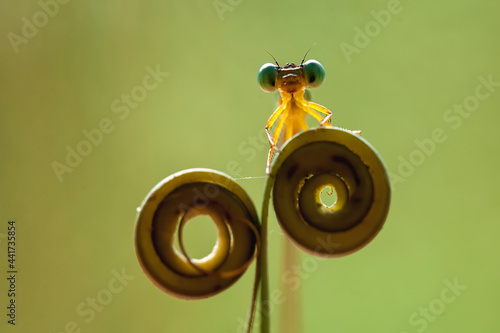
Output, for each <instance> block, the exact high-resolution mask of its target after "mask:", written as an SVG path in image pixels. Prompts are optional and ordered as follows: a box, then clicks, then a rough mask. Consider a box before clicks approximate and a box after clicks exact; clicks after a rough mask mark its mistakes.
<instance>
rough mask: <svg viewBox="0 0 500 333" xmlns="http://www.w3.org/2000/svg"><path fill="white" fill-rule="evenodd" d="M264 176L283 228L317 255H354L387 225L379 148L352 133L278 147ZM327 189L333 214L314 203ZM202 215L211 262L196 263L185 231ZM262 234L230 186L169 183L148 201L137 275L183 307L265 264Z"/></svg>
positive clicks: (182, 175) (179, 176)
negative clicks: (211, 227) (209, 225)
mask: <svg viewBox="0 0 500 333" xmlns="http://www.w3.org/2000/svg"><path fill="white" fill-rule="evenodd" d="M268 177H270V178H269V179H268V182H269V181H271V186H270V187H269V191H270V189H271V187H272V182H273V181H274V190H273V203H274V209H275V212H276V216H277V219H278V222H279V224H280V226H281V228H282V229H283V231H284V232H285V234H286V235H287V236H288V237H289V238H290V239H291V240H292V241H293V242H294V243H295V244H296V245H297V246H298V247H300V248H301V249H303V250H305V251H307V252H309V253H311V254H313V255H317V256H323V257H339V256H344V255H348V254H350V253H353V252H355V251H357V250H359V249H360V248H362V247H363V246H365V245H367V244H368V243H369V242H370V241H371V240H372V239H373V238H374V237H375V236H376V235H377V233H378V232H379V231H380V229H381V228H382V226H383V224H384V222H385V219H386V217H387V213H388V210H389V202H390V186H389V180H388V176H387V173H386V170H385V167H384V165H383V163H382V161H381V159H380V157H379V155H378V154H377V152H376V151H375V149H374V148H373V147H372V146H371V145H370V144H369V143H368V142H367V141H366V140H365V139H363V138H361V137H360V136H359V135H357V134H354V133H353V132H350V131H348V130H344V129H341V128H337V127H328V128H322V127H320V128H317V129H312V130H307V131H304V132H301V133H299V134H297V135H296V136H294V137H293V138H292V139H291V140H289V142H287V143H286V144H285V145H284V146H283V148H282V150H281V152H280V153H279V154H278V155H277V157H276V159H275V160H274V163H273V165H272V167H271V174H270V175H269V176H268ZM325 187H328V188H330V189H334V190H335V192H336V194H337V200H336V202H335V204H333V205H331V206H327V205H325V204H323V203H322V201H321V198H320V194H321V191H322V190H323V189H324V188H325ZM266 197H267V198H268V197H269V194H268V193H265V198H266ZM265 200H266V199H265ZM266 211H267V208H266ZM200 214H202V215H208V216H210V217H211V218H212V220H213V221H214V223H215V225H216V226H217V230H218V240H217V243H216V245H215V247H214V250H213V251H212V253H211V254H210V255H208V256H207V257H205V258H203V259H200V260H194V259H191V258H190V257H189V255H188V254H187V253H186V251H185V250H184V246H183V241H182V230H183V227H184V225H185V224H186V223H187V222H188V221H189V220H190V219H192V218H194V217H196V216H197V215H200ZM265 215H267V214H265ZM261 218H262V219H264V216H261ZM265 218H266V219H267V216H266V217H265ZM264 232H266V231H265V230H261V225H260V223H259V219H258V216H257V213H256V210H255V208H254V206H253V204H252V201H251V200H250V198H249V196H248V195H247V194H246V193H245V191H244V190H243V189H242V188H241V187H240V186H239V185H238V184H236V182H235V181H234V180H233V179H232V178H231V177H229V176H227V175H225V174H223V173H220V172H217V171H214V170H208V169H190V170H185V171H181V172H179V173H176V174H173V175H171V176H169V177H168V178H166V179H164V180H163V181H162V182H160V183H159V184H158V185H157V186H156V187H155V188H153V189H152V190H151V192H150V193H149V194H148V196H147V197H146V199H145V200H144V202H143V203H142V206H141V207H140V212H139V215H138V218H137V226H136V234H135V243H136V251H137V255H138V258H139V261H140V263H141V266H142V268H143V269H144V271H145V273H146V275H147V276H148V277H149V278H150V279H151V280H152V281H153V282H154V283H155V284H156V285H157V286H158V287H159V288H160V289H162V290H164V291H165V292H167V293H169V294H172V295H174V296H177V297H181V298H204V297H209V296H212V295H215V294H216V293H218V292H220V291H222V290H224V289H226V288H228V287H229V286H230V285H231V284H233V283H234V282H235V281H236V280H237V279H238V278H239V277H240V276H241V275H242V274H243V273H244V271H245V270H246V268H248V266H249V264H250V263H251V261H252V259H253V258H254V257H256V256H259V257H260V256H262V255H265V253H260V254H258V253H259V248H260V243H261V240H266V239H267V237H263V236H264V235H261V233H264ZM176 238H178V240H179V244H180V245H181V246H180V247H181V249H180V250H179V249H176V248H175V246H174V243H175V240H176ZM262 245H265V244H262Z"/></svg>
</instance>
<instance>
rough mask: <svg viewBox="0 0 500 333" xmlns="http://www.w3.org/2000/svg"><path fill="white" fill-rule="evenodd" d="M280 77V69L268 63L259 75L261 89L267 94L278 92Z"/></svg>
mask: <svg viewBox="0 0 500 333" xmlns="http://www.w3.org/2000/svg"><path fill="white" fill-rule="evenodd" d="M277 76H278V69H277V68H276V66H275V65H273V64H270V63H267V64H264V65H262V67H261V68H260V69H259V74H257V81H259V84H260V89H262V90H264V91H265V92H273V91H275V90H276V78H277Z"/></svg>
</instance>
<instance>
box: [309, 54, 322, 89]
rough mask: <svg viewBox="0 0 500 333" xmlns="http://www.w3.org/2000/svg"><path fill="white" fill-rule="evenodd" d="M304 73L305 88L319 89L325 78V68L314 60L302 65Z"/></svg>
mask: <svg viewBox="0 0 500 333" xmlns="http://www.w3.org/2000/svg"><path fill="white" fill-rule="evenodd" d="M304 73H305V74H306V80H307V87H309V88H317V87H319V86H320V85H321V84H322V83H323V81H324V80H325V76H326V72H325V68H324V67H323V65H322V64H320V63H319V62H318V61H316V60H307V61H306V62H305V63H304Z"/></svg>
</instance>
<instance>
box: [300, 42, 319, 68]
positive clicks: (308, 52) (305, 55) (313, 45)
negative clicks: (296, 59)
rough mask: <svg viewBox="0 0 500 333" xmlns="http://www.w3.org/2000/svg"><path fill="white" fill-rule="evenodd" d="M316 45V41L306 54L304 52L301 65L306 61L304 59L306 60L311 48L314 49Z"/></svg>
mask: <svg viewBox="0 0 500 333" xmlns="http://www.w3.org/2000/svg"><path fill="white" fill-rule="evenodd" d="M314 46H316V43H314V44H313V46H311V47H310V48H309V50H307V52H306V54H304V58H302V61H301V62H300V65H302V64H303V63H304V60H306V56H307V54H308V53H309V51H311V49H312V48H313V47H314Z"/></svg>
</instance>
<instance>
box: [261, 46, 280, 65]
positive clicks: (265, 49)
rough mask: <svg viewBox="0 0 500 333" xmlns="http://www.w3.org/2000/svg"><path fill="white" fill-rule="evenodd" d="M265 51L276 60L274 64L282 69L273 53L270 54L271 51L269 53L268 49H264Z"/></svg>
mask: <svg viewBox="0 0 500 333" xmlns="http://www.w3.org/2000/svg"><path fill="white" fill-rule="evenodd" d="M264 51H266V52H267V54H269V55H270V56H271V57H272V58H273V59H274V62H275V63H276V65H278V67H281V66H280V64H278V60H276V58H275V57H273V55H272V54H271V53H269V51H267V50H266V49H264Z"/></svg>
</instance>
